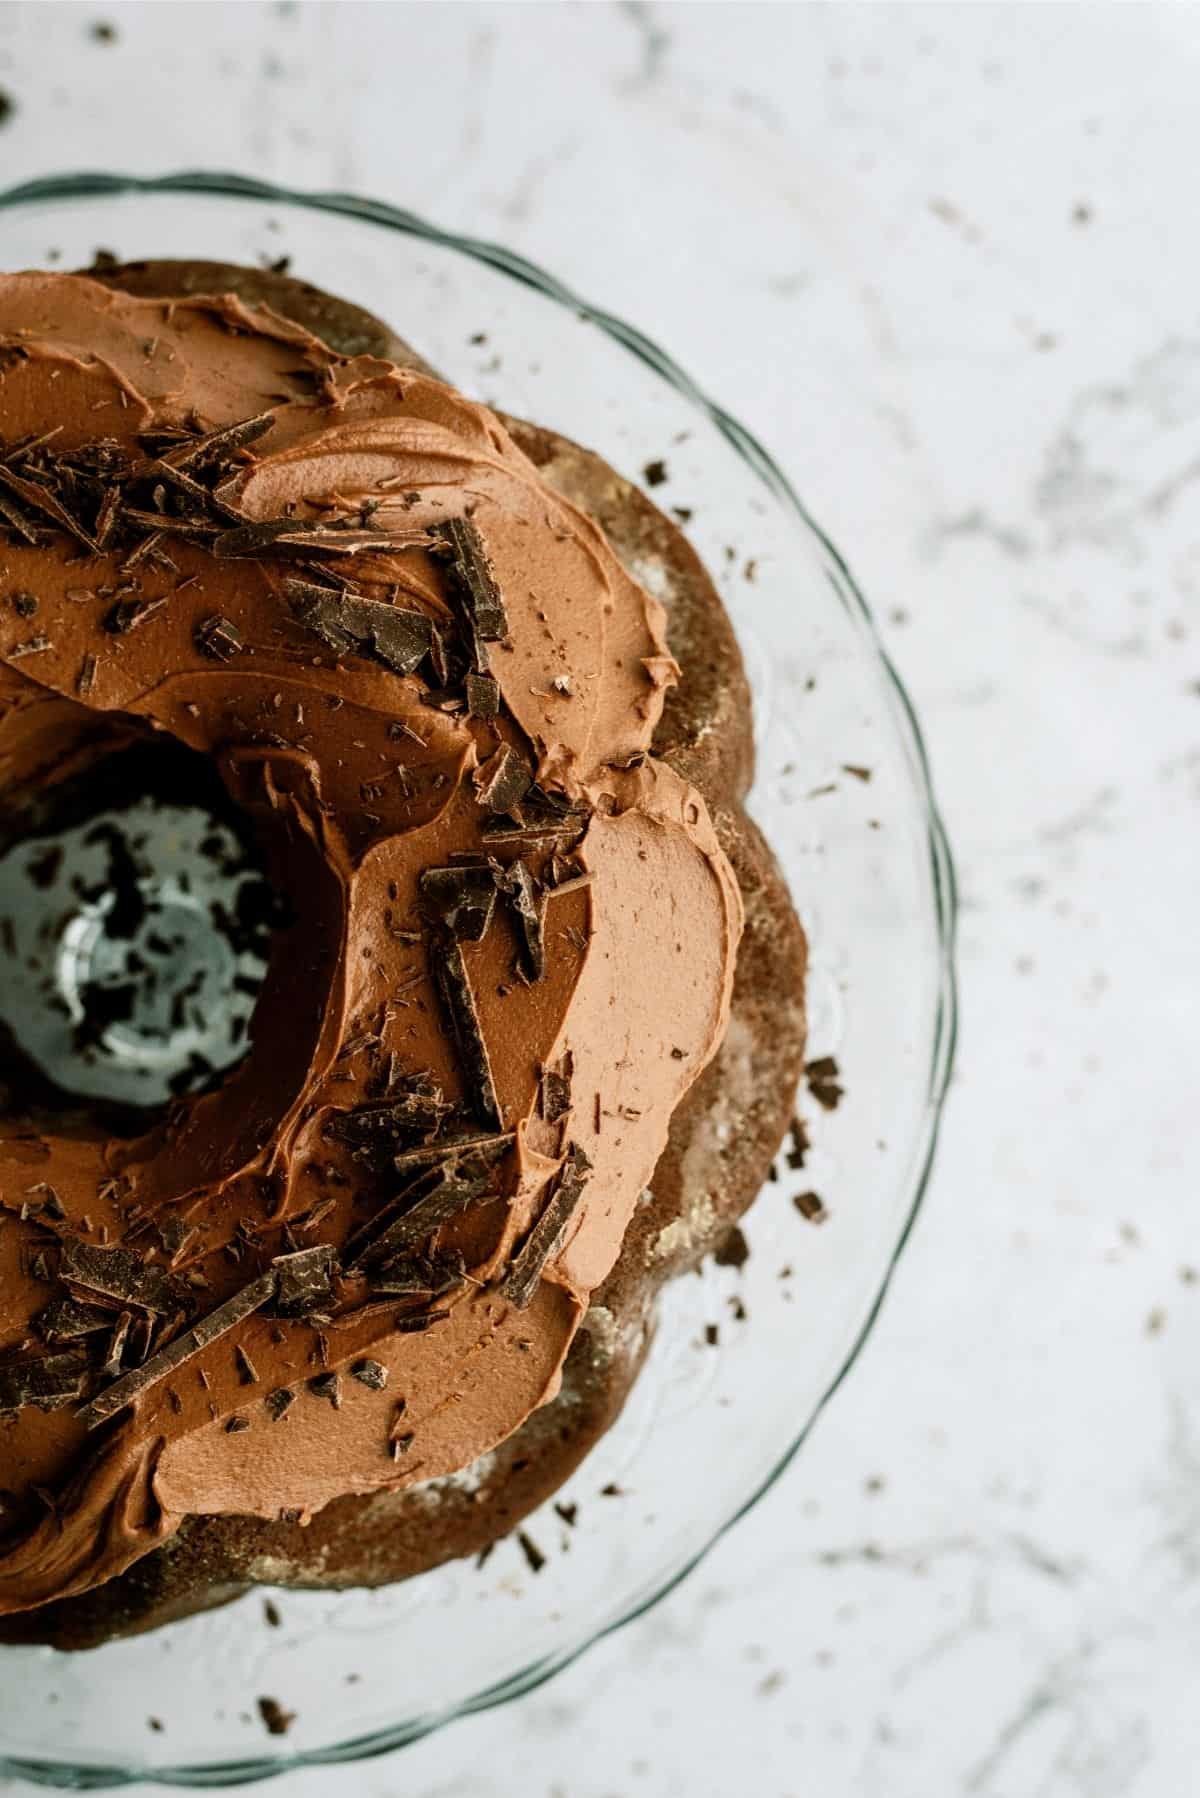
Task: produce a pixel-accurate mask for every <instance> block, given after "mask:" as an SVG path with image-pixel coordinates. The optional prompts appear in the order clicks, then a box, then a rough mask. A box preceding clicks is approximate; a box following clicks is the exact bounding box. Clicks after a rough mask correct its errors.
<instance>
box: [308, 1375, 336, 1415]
mask: <svg viewBox="0 0 1200 1798" xmlns="http://www.w3.org/2000/svg"><path fill="white" fill-rule="evenodd" d="M308 1390H309V1391H310V1392H311V1393H312V1395H313V1397H314V1398H327V1399H328V1400H329V1402H330V1404H331V1405H332V1406H333V1408H334V1410H335V1411H340V1410H341V1408H342V1377H341V1375H340V1374H338V1373H319V1374H317V1375H315V1377H314V1378H313V1379H311V1380H310V1381H309V1382H308Z"/></svg>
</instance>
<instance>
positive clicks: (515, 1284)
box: [501, 1143, 592, 1311]
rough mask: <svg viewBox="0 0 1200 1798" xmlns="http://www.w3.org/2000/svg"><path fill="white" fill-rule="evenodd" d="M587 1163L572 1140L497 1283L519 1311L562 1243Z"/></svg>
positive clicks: (587, 1172) (575, 1204)
mask: <svg viewBox="0 0 1200 1798" xmlns="http://www.w3.org/2000/svg"><path fill="white" fill-rule="evenodd" d="M591 1166H592V1164H591V1162H590V1161H589V1160H588V1158H587V1156H586V1155H585V1154H584V1152H583V1150H582V1149H581V1148H580V1147H579V1145H578V1144H577V1143H572V1144H571V1145H570V1147H569V1149H568V1150H567V1158H566V1161H565V1163H564V1164H563V1168H562V1171H561V1173H560V1174H559V1176H558V1179H557V1181H556V1183H555V1186H554V1190H553V1192H552V1193H551V1195H550V1197H549V1199H548V1200H547V1202H546V1204H545V1206H544V1208H543V1210H542V1214H541V1216H540V1217H539V1218H538V1220H537V1222H536V1224H534V1226H533V1229H532V1230H531V1231H530V1232H529V1234H528V1236H527V1237H526V1238H525V1241H524V1243H523V1244H522V1246H521V1248H520V1250H519V1251H518V1253H517V1254H516V1255H515V1256H514V1258H513V1261H512V1265H511V1266H510V1267H509V1270H508V1273H507V1275H506V1276H505V1279H504V1282H503V1285H502V1286H501V1291H502V1292H503V1294H504V1296H505V1298H506V1299H508V1300H509V1301H510V1303H511V1304H514V1305H515V1306H516V1307H517V1309H518V1310H520V1311H523V1310H524V1309H525V1307H526V1306H527V1305H528V1304H529V1302H530V1300H531V1299H532V1298H533V1295H534V1293H535V1292H536V1290H537V1285H538V1281H539V1280H540V1279H541V1277H542V1269H543V1268H544V1267H545V1265H546V1263H547V1262H548V1261H549V1260H550V1259H551V1258H552V1257H553V1256H554V1255H556V1254H557V1253H558V1251H559V1249H560V1248H561V1247H562V1243H563V1238H564V1236H565V1235H566V1230H567V1225H568V1224H569V1223H570V1221H571V1218H572V1216H573V1215H574V1212H575V1208H576V1206H577V1205H578V1204H579V1201H580V1199H581V1198H582V1196H583V1189H584V1187H585V1186H586V1185H587V1179H588V1175H589V1173H590V1172H591Z"/></svg>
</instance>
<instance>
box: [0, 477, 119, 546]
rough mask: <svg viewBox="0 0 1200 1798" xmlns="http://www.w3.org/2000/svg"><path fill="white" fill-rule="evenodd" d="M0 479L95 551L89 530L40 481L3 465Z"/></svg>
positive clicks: (60, 527) (61, 527)
mask: <svg viewBox="0 0 1200 1798" xmlns="http://www.w3.org/2000/svg"><path fill="white" fill-rule="evenodd" d="M0 481H3V483H4V485H5V486H6V487H7V488H9V489H10V491H11V492H13V493H15V494H16V495H17V498H18V499H20V500H21V501H23V503H24V504H25V505H27V506H32V507H33V509H34V511H35V512H41V513H43V514H44V515H45V516H46V517H47V518H49V519H50V520H51V522H52V523H54V524H56V525H57V526H58V528H59V530H61V531H66V533H67V535H68V536H69V537H74V538H75V539H76V541H77V542H79V543H82V544H83V546H84V548H85V549H90V550H92V551H93V552H95V550H96V548H97V545H96V540H95V538H94V537H93V536H92V535H91V533H90V531H86V530H85V529H84V527H83V526H82V525H81V524H80V522H79V520H78V519H77V518H73V517H72V516H71V514H70V513H69V512H68V511H67V509H66V507H65V506H64V505H63V504H62V502H61V500H59V499H58V498H56V496H55V495H54V494H53V493H51V492H50V490H49V489H48V488H46V487H43V486H42V484H41V483H40V481H27V480H25V479H24V478H23V476H21V475H19V474H14V473H13V471H12V469H11V468H5V467H3V466H0Z"/></svg>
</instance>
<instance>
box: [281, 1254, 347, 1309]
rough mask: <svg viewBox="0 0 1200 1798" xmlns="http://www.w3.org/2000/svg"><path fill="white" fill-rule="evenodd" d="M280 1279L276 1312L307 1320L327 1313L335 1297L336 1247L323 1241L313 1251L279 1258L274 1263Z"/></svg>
mask: <svg viewBox="0 0 1200 1798" xmlns="http://www.w3.org/2000/svg"><path fill="white" fill-rule="evenodd" d="M271 1265H272V1267H274V1269H275V1270H276V1273H277V1274H278V1276H279V1284H278V1287H277V1290H276V1294H275V1306H274V1309H275V1310H276V1311H277V1312H278V1313H279V1315H280V1316H281V1317H307V1316H309V1315H310V1314H311V1313H312V1312H313V1311H323V1310H324V1309H325V1307H326V1306H327V1305H328V1304H329V1303H330V1301H331V1300H332V1298H333V1286H332V1284H331V1279H330V1276H331V1273H332V1269H333V1247H332V1245H331V1244H330V1243H327V1242H319V1243H316V1244H314V1246H313V1247H312V1248H310V1249H297V1250H296V1251H295V1252H294V1253H293V1254H290V1255H277V1256H276V1257H275V1259H274V1261H273V1262H272V1263H271Z"/></svg>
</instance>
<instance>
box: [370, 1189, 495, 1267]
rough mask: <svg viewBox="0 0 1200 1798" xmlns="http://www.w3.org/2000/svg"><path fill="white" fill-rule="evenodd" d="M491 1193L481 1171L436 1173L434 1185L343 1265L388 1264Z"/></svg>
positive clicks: (373, 1235)
mask: <svg viewBox="0 0 1200 1798" xmlns="http://www.w3.org/2000/svg"><path fill="white" fill-rule="evenodd" d="M492 1190H493V1181H492V1176H491V1174H490V1173H489V1172H488V1171H487V1170H486V1169H485V1168H478V1167H472V1168H467V1169H460V1168H458V1167H457V1166H454V1165H451V1166H449V1167H444V1168H441V1169H439V1171H438V1176H437V1179H436V1181H435V1183H434V1184H433V1185H432V1186H431V1187H429V1188H428V1190H426V1191H424V1192H422V1194H421V1196H420V1197H419V1198H418V1199H417V1200H416V1202H415V1203H414V1204H412V1205H410V1206H409V1207H408V1208H407V1209H406V1210H404V1211H402V1212H401V1213H400V1215H399V1216H398V1217H395V1218H393V1219H392V1220H391V1221H390V1222H389V1223H387V1224H386V1225H385V1226H384V1228H382V1229H381V1230H379V1231H378V1233H377V1234H374V1233H373V1234H372V1236H371V1238H370V1240H369V1241H368V1242H366V1243H365V1244H363V1246H362V1247H361V1248H359V1249H358V1250H357V1252H356V1254H355V1257H354V1262H353V1263H351V1262H348V1263H347V1265H354V1264H355V1263H365V1264H366V1265H367V1266H371V1265H374V1264H376V1263H378V1262H381V1261H387V1260H390V1259H391V1258H392V1257H393V1256H394V1255H396V1254H397V1253H398V1252H399V1251H400V1250H402V1249H410V1248H416V1247H417V1246H418V1245H419V1244H420V1243H422V1242H424V1241H425V1239H426V1237H428V1236H431V1235H432V1234H433V1232H434V1231H435V1230H436V1229H438V1228H439V1227H440V1226H441V1225H442V1224H445V1223H449V1221H450V1219H451V1218H454V1217H457V1216H458V1215H459V1213H460V1212H462V1211H466V1210H467V1209H468V1207H469V1206H471V1205H474V1204H476V1203H477V1202H478V1200H480V1199H481V1198H482V1197H483V1196H484V1194H485V1193H489V1192H491V1191H492Z"/></svg>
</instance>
